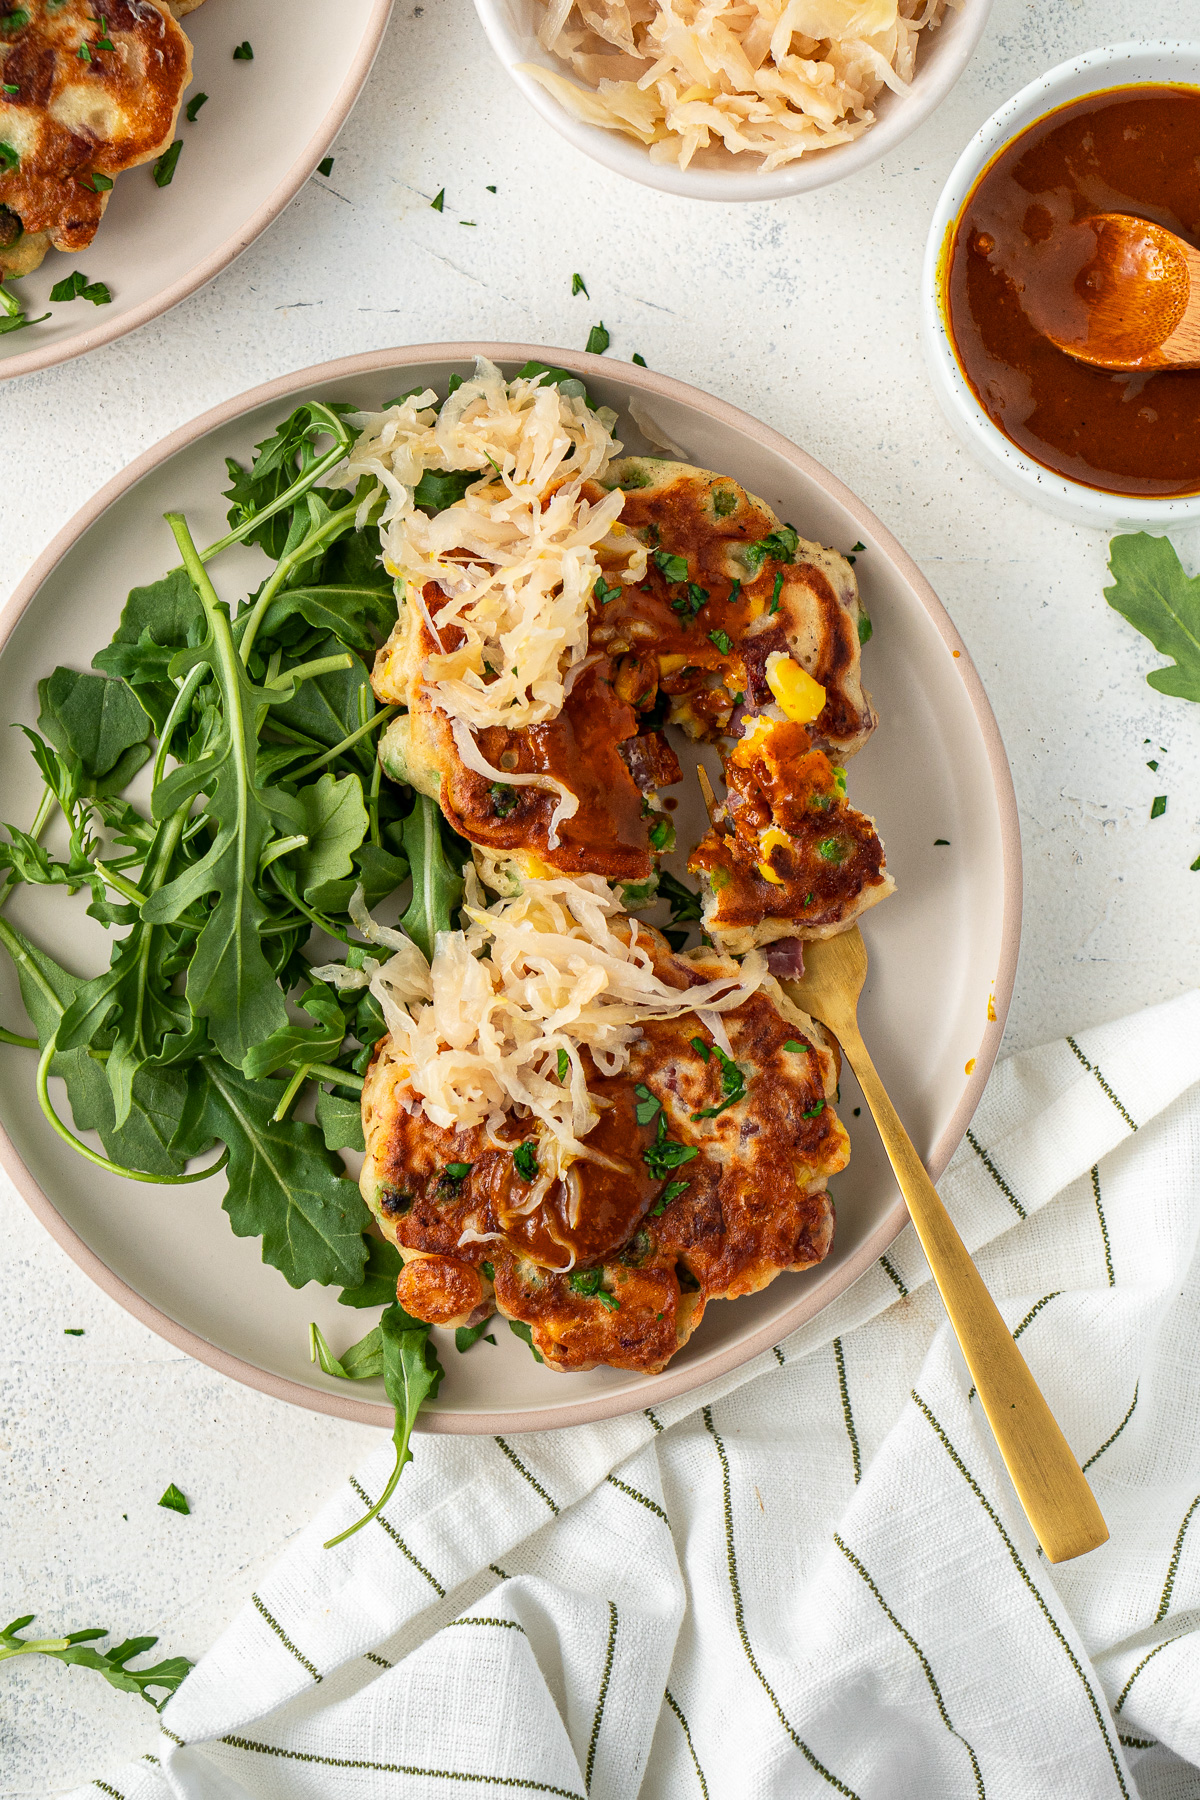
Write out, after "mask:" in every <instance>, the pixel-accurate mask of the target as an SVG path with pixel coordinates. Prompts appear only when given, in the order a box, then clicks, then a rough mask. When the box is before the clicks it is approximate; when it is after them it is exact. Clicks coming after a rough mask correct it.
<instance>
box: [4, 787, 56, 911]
mask: <svg viewBox="0 0 1200 1800" xmlns="http://www.w3.org/2000/svg"><path fill="white" fill-rule="evenodd" d="M57 805H58V795H57V794H56V793H55V792H54V789H53V788H52V787H49V786H47V787H45V788H44V789H43V790H42V797H41V800H40V801H39V802H38V809H37V812H36V813H35V814H34V819H33V824H32V825H31V826H30V827H29V835H30V837H31V838H32V839H33V841H34V843H36V842H37V840H38V838H40V837H41V835H42V833H43V831H44V830H45V829H46V824H47V821H48V820H49V818H50V814H51V813H52V812H53V811H54V808H55V807H56V806H57ZM21 880H22V877H21V876H20V875H18V874H17V871H16V870H15V869H10V870H9V871H8V874H7V875H6V876H5V878H4V886H3V887H0V906H3V905H4V903H5V901H6V900H7V899H8V896H9V895H10V894H11V893H12V891H13V889H14V888H15V887H20V885H21Z"/></svg>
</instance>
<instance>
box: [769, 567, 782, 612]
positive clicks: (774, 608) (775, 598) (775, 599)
mask: <svg viewBox="0 0 1200 1800" xmlns="http://www.w3.org/2000/svg"><path fill="white" fill-rule="evenodd" d="M782 591H783V570H782V569H776V571H775V586H774V587H773V588H772V589H771V604H770V606H769V607H768V608H767V611H768V612H769V613H777V612H778V611H779V596H780V594H781V593H782Z"/></svg>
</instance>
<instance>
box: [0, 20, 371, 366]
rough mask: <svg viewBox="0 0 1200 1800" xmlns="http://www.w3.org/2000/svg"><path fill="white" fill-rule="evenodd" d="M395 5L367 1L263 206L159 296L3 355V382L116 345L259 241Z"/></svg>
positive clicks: (349, 98) (329, 138)
mask: <svg viewBox="0 0 1200 1800" xmlns="http://www.w3.org/2000/svg"><path fill="white" fill-rule="evenodd" d="M394 3H395V0H368V7H369V11H368V15H367V18H366V20H365V22H364V24H363V30H362V38H361V41H360V43H359V46H358V49H357V51H356V53H355V56H354V60H353V62H352V63H351V65H350V67H349V69H348V70H347V72H346V78H345V80H344V81H343V82H342V85H341V87H340V88H339V89H338V91H337V94H336V96H335V98H334V101H333V104H332V106H331V107H330V108H329V110H328V112H327V113H326V114H325V115H324V117H323V118H322V119H321V121H320V124H319V125H318V126H317V129H316V131H315V132H313V134H312V136H311V137H310V138H309V140H308V142H307V144H306V145H305V146H304V148H303V150H301V152H300V154H299V155H298V156H297V157H296V158H295V160H294V161H293V163H292V165H291V167H290V168H289V169H288V171H287V173H286V174H285V175H284V176H283V178H282V180H280V181H279V182H278V183H277V184H276V185H275V187H274V188H273V189H272V190H271V192H270V193H269V194H268V195H267V197H266V199H265V200H264V201H263V203H262V205H261V206H259V207H258V208H257V209H256V210H255V211H254V212H253V213H251V215H250V217H249V218H248V219H245V220H243V222H242V223H241V224H240V225H239V226H238V227H237V229H236V230H235V231H233V232H232V233H231V234H230V235H229V236H228V237H227V238H226V239H225V240H224V242H223V243H221V244H218V246H217V248H216V249H215V250H213V251H211V252H210V253H209V255H208V256H206V257H204V258H203V259H202V260H201V261H200V262H198V263H196V264H195V266H194V267H193V268H191V269H189V270H188V271H187V273H186V275H181V276H180V277H179V279H178V281H174V282H172V283H171V285H170V286H169V287H166V288H161V289H160V290H159V292H158V293H157V294H152V295H151V296H150V298H149V299H148V300H143V302H142V304H141V305H140V306H135V307H134V308H133V310H132V312H128V313H122V314H121V315H120V317H119V318H116V319H110V320H108V321H107V322H101V323H97V324H95V325H93V326H91V327H90V328H89V329H87V330H83V331H78V332H76V333H75V334H74V336H72V337H69V338H60V339H58V340H57V342H55V343H54V344H47V345H46V346H45V347H44V348H42V349H40V350H39V349H36V348H31V349H29V350H25V351H21V352H18V353H16V354H14V355H12V356H7V357H3V358H0V381H8V380H12V379H14V378H15V377H16V376H18V375H33V374H35V373H36V372H37V371H38V370H39V369H52V368H54V367H56V365H57V364H59V363H65V362H73V361H74V359H75V358H76V357H77V356H86V355H87V354H88V352H89V351H90V350H98V349H99V348H100V346H101V345H102V344H111V343H114V342H115V341H116V339H117V338H122V337H125V336H127V335H128V333H129V332H131V331H137V330H138V329H139V328H140V327H141V326H143V325H148V324H149V323H150V321H151V319H157V318H158V317H160V315H161V314H163V313H166V312H170V310H171V308H172V307H173V306H178V305H179V302H180V301H181V300H186V299H187V298H188V297H189V295H191V294H194V293H195V292H196V291H197V289H199V288H202V287H204V286H206V285H207V283H208V282H210V281H212V280H213V278H214V277H215V276H217V275H219V274H220V273H221V271H222V269H227V268H228V267H229V265H230V263H232V262H234V261H236V259H237V258H238V257H239V256H240V255H241V254H242V252H243V250H248V249H249V248H250V246H251V244H253V243H254V241H255V239H256V238H259V237H261V236H262V234H263V232H264V231H265V230H266V229H267V226H268V225H272V224H274V222H275V220H276V219H277V218H278V217H279V215H280V213H281V212H282V211H283V209H284V208H285V207H286V206H287V205H289V204H290V202H291V201H292V200H294V199H295V197H296V195H297V194H298V193H299V192H300V189H301V188H302V187H303V186H304V183H305V182H306V181H307V180H308V179H309V177H310V175H311V174H312V173H313V171H314V169H315V168H316V166H317V164H318V163H319V162H320V160H321V158H322V157H323V156H324V155H325V153H326V151H327V150H328V149H329V147H330V145H331V144H332V143H333V141H334V139H335V138H336V137H337V135H338V133H339V132H340V131H341V129H342V126H343V125H344V124H345V123H346V120H347V119H348V118H349V116H350V113H351V111H352V109H353V107H354V105H355V103H356V102H357V100H358V97H359V94H360V93H361V92H362V89H363V86H364V84H365V83H366V79H367V76H368V75H369V74H370V73H371V66H372V64H373V63H374V61H375V58H376V57H377V56H378V54H379V48H380V45H381V44H382V43H383V34H384V31H385V30H386V29H387V23H388V20H389V18H390V17H391V12H392V7H393V5H394Z"/></svg>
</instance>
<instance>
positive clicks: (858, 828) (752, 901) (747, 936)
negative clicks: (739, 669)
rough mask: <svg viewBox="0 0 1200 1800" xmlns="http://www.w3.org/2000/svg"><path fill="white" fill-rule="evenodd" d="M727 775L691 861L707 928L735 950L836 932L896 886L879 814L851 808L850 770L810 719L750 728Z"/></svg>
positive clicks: (732, 757) (736, 748)
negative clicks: (700, 883) (836, 761)
mask: <svg viewBox="0 0 1200 1800" xmlns="http://www.w3.org/2000/svg"><path fill="white" fill-rule="evenodd" d="M725 781H726V797H725V802H724V804H723V805H722V806H721V807H719V808H718V810H717V815H716V819H715V822H714V825H713V829H712V830H711V831H708V832H706V833H705V835H704V837H702V838H701V840H700V842H699V843H698V844H697V846H696V848H695V849H694V850H693V852H692V854H691V856H690V857H689V858H688V868H689V870H690V871H691V872H692V874H694V875H699V876H701V877H702V878H703V879H704V881H705V884H706V887H707V892H706V895H705V902H704V915H703V917H704V928H705V930H706V931H707V932H709V934H710V935H711V936H713V937H715V938H716V939H717V940H718V941H719V942H720V944H721V945H722V947H723V948H724V949H726V950H728V951H729V952H730V953H731V954H732V955H734V956H740V955H743V954H744V953H745V952H746V951H747V950H749V949H750V948H751V947H752V945H754V944H769V943H771V942H773V941H775V940H776V939H779V938H782V937H791V936H797V935H800V936H803V937H809V938H814V937H831V936H833V934H834V933H835V932H838V931H844V930H845V929H846V927H847V926H848V925H850V924H852V923H853V922H854V920H855V919H857V918H858V917H859V915H860V914H861V913H863V912H865V911H866V909H867V908H868V907H869V906H874V905H875V904H876V902H877V901H879V900H883V899H885V898H886V897H887V895H888V894H890V893H891V892H892V890H893V888H894V886H895V884H894V882H893V881H892V878H891V876H890V875H889V874H888V873H887V870H886V868H885V867H884V855H883V845H882V844H881V843H880V841H879V836H878V833H877V832H876V830H875V824H874V821H873V820H872V819H868V818H867V817H866V815H865V814H864V813H860V812H856V811H855V810H854V808H853V807H851V806H847V804H846V800H845V770H844V769H840V768H835V767H834V765H833V764H832V763H831V762H830V761H829V758H828V757H827V756H826V755H825V754H824V752H823V751H821V750H816V749H814V748H813V745H812V740H811V738H810V737H809V734H808V732H807V731H806V730H805V728H804V727H803V725H794V724H792V723H790V722H787V721H784V722H782V723H777V724H771V725H767V724H765V722H764V724H762V725H759V726H758V727H757V728H754V729H752V730H751V731H750V732H748V733H747V735H746V736H745V737H743V738H741V739H740V740H739V741H738V742H737V743H736V744H735V745H734V747H733V750H732V751H731V752H730V755H729V757H728V759H727V760H726V763H725Z"/></svg>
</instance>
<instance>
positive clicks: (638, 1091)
mask: <svg viewBox="0 0 1200 1800" xmlns="http://www.w3.org/2000/svg"><path fill="white" fill-rule="evenodd" d="M633 1091H634V1094H635V1096H636V1098H637V1122H638V1124H639V1125H649V1123H650V1121H651V1119H652V1118H653V1117H654V1115H655V1113H656V1112H659V1111H661V1109H662V1101H661V1100H656V1099H655V1098H654V1095H653V1094H652V1093H651V1092H650V1089H649V1088H648V1087H647V1086H646V1084H645V1082H644V1081H639V1082H638V1084H637V1086H636V1087H635V1088H634V1090H633Z"/></svg>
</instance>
